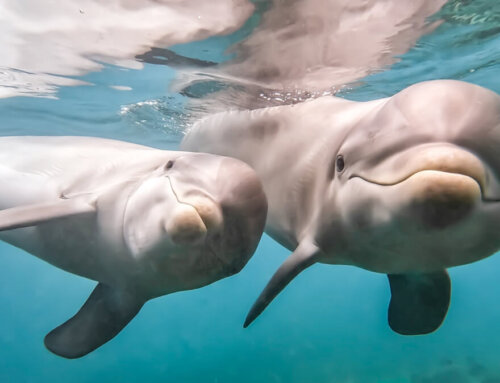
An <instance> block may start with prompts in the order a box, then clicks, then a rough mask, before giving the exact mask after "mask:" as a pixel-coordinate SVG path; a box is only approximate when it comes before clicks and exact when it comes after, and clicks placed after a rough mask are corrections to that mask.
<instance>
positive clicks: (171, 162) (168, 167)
mask: <svg viewBox="0 0 500 383" xmlns="http://www.w3.org/2000/svg"><path fill="white" fill-rule="evenodd" d="M172 166H174V161H172V160H170V161H168V162H167V164H166V165H165V169H166V170H167V169H172Z"/></svg>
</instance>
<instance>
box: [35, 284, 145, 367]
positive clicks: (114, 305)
mask: <svg viewBox="0 0 500 383" xmlns="http://www.w3.org/2000/svg"><path fill="white" fill-rule="evenodd" d="M144 302H145V301H144V300H143V299H138V298H137V297H135V296H133V295H131V294H128V293H126V292H123V291H121V290H116V289H113V288H111V287H108V286H106V285H104V284H102V283H99V284H98V285H97V287H96V288H95V289H94V291H93V292H92V294H90V296H89V298H88V299H87V301H86V302H85V304H84V305H83V306H82V308H81V309H80V310H79V311H78V312H77V313H76V314H75V316H73V317H72V318H70V319H69V320H68V321H66V322H65V323H63V324H62V325H60V326H59V327H57V328H55V329H54V330H52V331H51V332H49V333H48V334H47V335H46V336H45V341H44V342H45V347H47V348H48V349H49V350H50V351H52V352H53V353H54V354H56V355H59V356H62V357H64V358H68V359H75V358H80V357H82V356H84V355H86V354H88V353H89V352H91V351H93V350H95V349H96V348H98V347H100V346H102V345H103V344H104V343H106V342H107V341H109V340H111V339H112V338H114V337H115V336H116V335H117V334H118V333H119V332H120V331H121V330H122V329H123V328H124V327H125V326H126V325H127V324H128V323H129V322H130V321H131V320H132V319H133V318H134V317H135V316H136V314H137V313H138V312H139V310H140V309H141V307H142V306H143V305H144Z"/></svg>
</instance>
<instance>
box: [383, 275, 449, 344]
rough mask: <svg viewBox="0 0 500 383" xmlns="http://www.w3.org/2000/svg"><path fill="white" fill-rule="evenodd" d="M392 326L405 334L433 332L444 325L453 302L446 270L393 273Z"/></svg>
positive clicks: (390, 306) (391, 283) (390, 319)
mask: <svg viewBox="0 0 500 383" xmlns="http://www.w3.org/2000/svg"><path fill="white" fill-rule="evenodd" d="M388 277H389V284H390V286H391V302H390V304H389V313H388V319H389V326H390V327H391V329H392V330H394V331H395V332H397V333H399V334H402V335H421V334H428V333H431V332H433V331H435V330H437V329H438V328H439V326H441V323H443V320H444V318H445V316H446V313H447V312H448V307H449V305H450V295H451V283H450V277H449V276H448V273H447V272H446V270H443V271H437V272H433V273H426V274H389V275H388Z"/></svg>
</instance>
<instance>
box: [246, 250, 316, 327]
mask: <svg viewBox="0 0 500 383" xmlns="http://www.w3.org/2000/svg"><path fill="white" fill-rule="evenodd" d="M319 252H320V250H319V248H318V247H317V246H316V245H314V244H313V243H311V242H309V241H306V242H302V243H300V244H299V246H298V247H297V249H295V251H294V252H293V253H292V255H290V256H289V257H288V258H287V259H286V260H285V262H283V264H282V265H281V266H280V268H279V269H278V270H277V271H276V273H274V275H273V276H272V278H271V280H270V281H269V282H268V284H267V286H266V287H265V288H264V290H263V291H262V293H261V294H260V295H259V297H258V298H257V300H256V301H255V303H254V304H253V306H252V308H251V309H250V311H249V312H248V315H247V317H246V319H245V323H244V324H243V327H245V328H246V327H248V326H249V325H250V323H252V322H253V321H254V320H255V319H256V318H257V317H258V316H259V315H260V314H261V313H262V311H264V309H265V308H266V307H267V306H268V305H269V303H271V301H272V300H273V299H274V298H275V297H276V296H277V295H278V294H279V293H280V292H281V290H283V289H284V288H285V287H286V285H288V284H289V283H290V282H291V280H292V279H293V278H295V277H296V276H297V275H298V274H299V273H300V272H301V271H303V270H305V269H306V268H308V267H309V266H311V265H313V264H314V263H316V257H317V255H318V254H319Z"/></svg>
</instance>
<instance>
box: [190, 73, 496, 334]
mask: <svg viewBox="0 0 500 383" xmlns="http://www.w3.org/2000/svg"><path fill="white" fill-rule="evenodd" d="M181 148H182V149H183V150H192V151H204V152H208V153H214V154H219V155H226V156H230V157H234V158H238V159H240V160H242V161H245V162H246V163H247V164H249V165H250V166H251V167H252V168H253V169H254V170H255V171H256V172H257V174H258V175H259V177H260V179H261V181H262V183H263V185H264V190H265V193H266V195H267V198H268V203H269V212H268V217H267V222H266V228H265V230H266V232H267V233H268V234H269V235H270V236H271V237H273V238H274V239H276V240H277V241H278V242H279V243H281V244H282V245H283V246H285V247H287V248H288V249H290V250H293V254H292V255H291V256H290V257H289V258H288V259H286V261H285V262H284V263H283V264H282V265H281V267H280V268H279V269H278V270H277V271H276V273H275V274H274V275H273V277H272V278H271V280H270V281H269V283H268V284H267V286H266V287H265V289H264V290H263V292H262V293H261V294H260V296H259V297H258V299H257V301H256V302H255V304H254V305H253V307H252V308H251V310H250V312H249V314H248V316H247V318H246V321H245V324H244V327H246V326H248V325H249V324H250V323H251V322H252V321H253V320H254V319H255V318H256V317H257V316H258V315H259V314H260V313H261V312H262V311H263V310H264V309H265V308H266V306H267V305H268V304H269V303H270V302H271V301H272V300H273V299H274V298H275V297H276V295H277V294H279V293H280V291H281V290H283V288H284V287H285V286H286V285H287V284H288V283H289V282H290V281H291V280H292V279H293V278H294V277H295V276H297V275H298V274H299V273H300V272H301V271H303V270H304V269H306V268H308V267H309V266H311V265H313V264H315V263H318V262H319V263H327V264H342V265H353V266H357V267H360V268H363V269H366V270H370V271H374V272H378V273H384V274H387V275H388V280H389V284H390V290H391V300H390V304H389V310H388V322H389V326H390V327H391V328H392V330H394V331H395V332H397V333H400V334H406V335H416V334H426V333H430V332H432V331H434V330H436V329H437V328H438V327H439V326H440V325H441V323H442V322H443V320H444V318H445V315H446V313H447V310H448V306H449V302H450V294H451V285H450V279H449V276H448V274H447V271H446V269H447V268H449V267H452V266H458V265H464V264H468V263H471V262H475V261H478V260H480V259H483V258H485V257H488V256H490V255H492V254H494V253H495V252H496V251H498V250H499V249H500V235H499V233H498V228H499V227H500V156H499V153H500V97H499V96H498V95H497V94H496V93H494V92H492V91H490V90H487V89H485V88H482V87H479V86H476V85H472V84H468V83H465V82H459V81H448V80H438V81H429V82H423V83H418V84H416V85H413V86H410V87H408V88H406V89H404V90H403V91H401V92H399V93H397V94H396V95H394V96H392V97H389V98H384V99H378V100H374V101H368V102H354V101H349V100H345V99H341V98H336V97H322V98H318V99H315V100H311V101H308V102H304V103H301V104H296V105H283V106H277V107H270V108H263V109H256V110H252V111H228V112H224V113H220V114H215V115H212V116H209V117H206V118H205V119H203V120H200V121H198V122H197V123H195V124H194V126H193V127H192V129H191V131H190V132H189V133H188V134H187V136H186V137H185V139H184V142H183V144H182V145H181Z"/></svg>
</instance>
